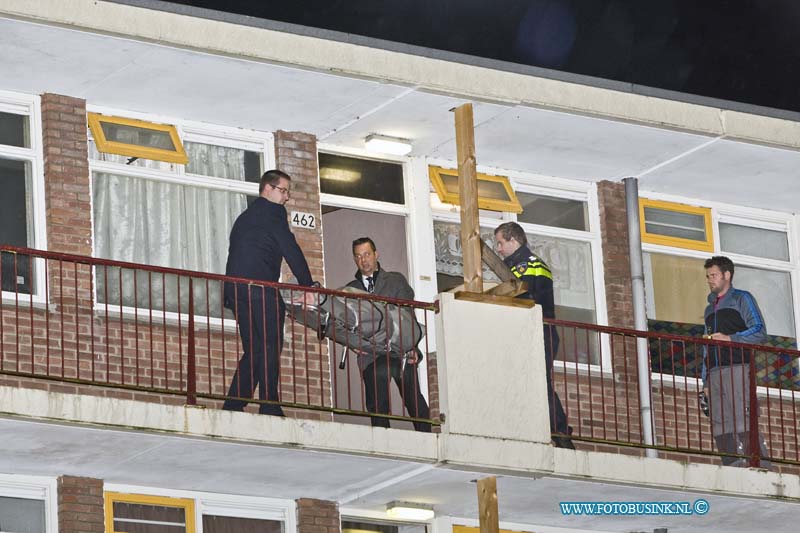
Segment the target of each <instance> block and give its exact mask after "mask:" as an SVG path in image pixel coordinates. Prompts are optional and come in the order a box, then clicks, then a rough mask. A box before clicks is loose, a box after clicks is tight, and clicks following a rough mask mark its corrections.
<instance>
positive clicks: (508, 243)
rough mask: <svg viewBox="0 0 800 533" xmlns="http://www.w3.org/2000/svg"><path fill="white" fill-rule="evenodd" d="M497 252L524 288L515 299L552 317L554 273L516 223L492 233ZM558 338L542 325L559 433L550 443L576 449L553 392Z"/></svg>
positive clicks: (554, 425)
mask: <svg viewBox="0 0 800 533" xmlns="http://www.w3.org/2000/svg"><path fill="white" fill-rule="evenodd" d="M494 238H495V241H496V243H497V244H496V249H497V253H498V254H500V256H501V257H502V258H503V261H505V263H506V265H508V266H509V267H510V268H511V272H512V273H513V274H514V276H516V277H517V278H518V279H521V280H522V281H524V282H525V284H526V285H527V289H528V290H527V291H525V292H524V293H523V294H521V295H519V296H518V298H526V299H529V300H534V301H535V302H536V303H537V304H539V305H540V306H541V307H542V316H543V317H544V318H555V317H556V309H555V302H554V300H553V274H552V273H551V272H550V267H548V266H547V263H545V262H544V261H543V260H542V259H541V258H540V257H538V256H537V255H535V254H534V253H533V252H531V250H530V248H528V238H527V237H526V236H525V231H524V230H523V229H522V227H521V226H520V225H519V224H517V223H516V222H506V223H504V224H500V225H499V226H498V227H497V229H495V230H494ZM558 345H559V337H558V332H557V331H556V328H555V327H554V326H550V325H548V324H545V325H544V353H545V359H546V365H547V403H548V406H549V409H548V411H549V413H550V431H551V433H560V434H561V436H554V437H553V442H554V443H555V445H556V446H557V447H559V448H570V449H575V447H574V446H573V444H572V439H570V438H569V437H568V436H566V435H571V434H572V428H571V427H570V426H569V425H568V424H567V415H566V414H565V413H564V407H563V406H562V405H561V400H560V399H559V397H558V394H556V391H555V390H554V389H553V357H554V356H555V354H556V353H558Z"/></svg>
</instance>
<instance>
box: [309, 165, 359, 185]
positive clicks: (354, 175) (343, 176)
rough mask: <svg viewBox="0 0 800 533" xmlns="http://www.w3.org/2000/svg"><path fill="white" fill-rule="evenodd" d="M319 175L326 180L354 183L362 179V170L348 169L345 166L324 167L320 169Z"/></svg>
mask: <svg viewBox="0 0 800 533" xmlns="http://www.w3.org/2000/svg"><path fill="white" fill-rule="evenodd" d="M319 177H320V178H322V179H324V180H331V181H343V182H346V183H352V182H354V181H358V180H360V179H361V172H360V171H358V170H347V169H345V168H331V167H323V168H321V169H319Z"/></svg>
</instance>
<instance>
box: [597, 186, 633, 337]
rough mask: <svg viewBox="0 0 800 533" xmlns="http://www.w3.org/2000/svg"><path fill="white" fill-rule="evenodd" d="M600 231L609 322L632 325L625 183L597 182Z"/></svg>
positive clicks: (621, 325) (612, 324)
mask: <svg viewBox="0 0 800 533" xmlns="http://www.w3.org/2000/svg"><path fill="white" fill-rule="evenodd" d="M597 197H598V203H599V211H600V234H601V238H602V243H603V244H602V246H603V269H604V272H605V287H606V306H607V309H608V325H609V326H617V327H621V328H632V327H633V289H632V286H631V267H630V253H629V251H628V221H627V218H626V217H627V209H626V208H625V186H624V185H623V184H622V183H613V182H610V181H601V182H600V183H598V184H597Z"/></svg>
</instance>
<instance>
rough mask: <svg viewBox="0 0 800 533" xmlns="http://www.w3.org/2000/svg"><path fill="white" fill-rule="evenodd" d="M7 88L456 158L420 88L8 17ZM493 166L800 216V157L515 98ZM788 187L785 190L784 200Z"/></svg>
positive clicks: (485, 160) (2, 44) (448, 105)
mask: <svg viewBox="0 0 800 533" xmlns="http://www.w3.org/2000/svg"><path fill="white" fill-rule="evenodd" d="M0 72H2V77H0V90H10V91H18V92H24V93H34V94H39V93H43V92H54V93H60V94H66V95H70V96H76V97H80V98H85V99H86V100H87V101H88V102H89V103H90V104H93V105H99V106H107V107H113V108H119V109H122V110H130V111H137V112H144V113H152V114H157V115H162V116H164V117H172V118H180V119H188V120H193V121H199V122H207V123H212V124H220V125H226V126H233V127H243V128H249V129H256V130H262V131H275V130H278V129H283V130H292V131H305V132H310V133H313V134H315V135H317V136H318V138H319V139H320V140H322V141H324V142H325V143H327V144H331V145H338V146H342V147H345V148H362V147H363V141H364V138H365V137H366V136H367V135H368V134H370V133H381V134H385V135H394V136H399V137H405V138H409V139H411V140H412V141H413V146H414V150H413V152H412V154H411V155H414V156H431V157H436V158H443V159H450V160H454V159H455V142H454V131H453V116H452V113H450V109H452V108H453V107H454V106H457V105H459V104H461V103H463V102H466V101H468V100H465V99H463V98H459V97H458V96H454V95H442V94H434V93H431V92H426V91H424V90H421V89H419V88H415V87H405V86H402V85H399V84H393V83H388V82H381V81H376V80H367V79H363V78H354V77H347V76H345V75H334V74H332V73H323V72H315V71H309V70H302V69H299V68H293V67H289V66H286V65H277V64H272V63H265V62H256V61H251V60H244V59H238V58H232V57H223V56H217V55H211V54H207V53H202V52H197V51H193V50H183V49H178V48H172V47H167V46H162V45H158V44H153V43H146V42H139V41H134V40H128V39H122V38H118V37H112V36H108V35H100V34H93V33H87V32H82V31H77V30H72V29H67V28H63V27H55V26H47V25H42V24H36V23H31V22H26V21H20V20H14V19H7V18H0ZM474 104H475V124H476V133H475V137H476V146H477V157H478V163H479V164H480V165H485V166H489V167H496V168H499V169H507V170H518V171H524V172H530V173H534V174H540V175H545V176H556V177H561V178H570V179H576V180H583V181H599V180H606V179H609V180H618V179H620V178H622V177H626V176H641V181H640V189H641V190H643V191H658V192H663V193H669V194H674V195H680V196H684V197H688V198H696V199H698V200H712V201H715V202H722V203H730V204H734V205H741V206H745V207H758V208H764V209H770V210H777V211H783V212H789V213H793V212H796V210H797V207H796V206H797V205H800V188H798V187H797V186H796V181H797V178H798V177H799V175H798V174H800V173H799V172H798V169H800V152H797V151H793V150H789V149H780V148H771V147H764V146H756V145H753V144H747V143H744V142H737V141H734V140H730V139H722V140H717V141H716V142H712V141H713V139H712V138H709V137H707V136H703V135H699V134H694V133H687V132H681V131H674V130H669V129H661V128H656V127H652V126H643V125H638V124H631V123H625V122H619V121H613V120H608V119H603V118H597V117H589V116H581V115H575V114H569V113H565V112H558V111H553V110H546V109H537V108H533V107H526V106H519V105H510V104H504V103H489V102H474ZM775 191H781V194H775Z"/></svg>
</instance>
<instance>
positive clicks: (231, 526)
mask: <svg viewBox="0 0 800 533" xmlns="http://www.w3.org/2000/svg"><path fill="white" fill-rule="evenodd" d="M281 531H283V524H282V523H281V522H278V521H276V520H256V519H254V518H234V517H230V516H209V515H203V533H281Z"/></svg>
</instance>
